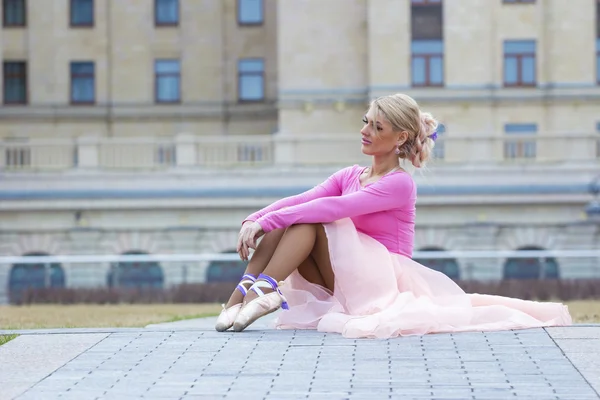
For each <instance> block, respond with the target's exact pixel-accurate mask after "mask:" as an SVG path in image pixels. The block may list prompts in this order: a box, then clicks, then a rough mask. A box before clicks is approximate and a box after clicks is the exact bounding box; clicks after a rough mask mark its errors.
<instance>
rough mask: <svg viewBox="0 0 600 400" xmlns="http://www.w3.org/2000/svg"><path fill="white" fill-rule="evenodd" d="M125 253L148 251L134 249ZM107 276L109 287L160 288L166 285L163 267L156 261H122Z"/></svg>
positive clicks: (138, 253) (134, 253)
mask: <svg viewBox="0 0 600 400" xmlns="http://www.w3.org/2000/svg"><path fill="white" fill-rule="evenodd" d="M125 254H126V255H142V254H147V253H143V252H138V251H132V252H128V253H125ZM107 278H108V279H107V280H108V286H109V287H122V288H136V289H150V288H153V289H160V288H162V287H163V285H164V274H163V270H162V267H161V266H160V264H159V263H157V262H154V261H148V262H138V261H133V262H120V263H118V264H117V265H114V266H112V267H111V269H110V272H109V273H108V277H107Z"/></svg>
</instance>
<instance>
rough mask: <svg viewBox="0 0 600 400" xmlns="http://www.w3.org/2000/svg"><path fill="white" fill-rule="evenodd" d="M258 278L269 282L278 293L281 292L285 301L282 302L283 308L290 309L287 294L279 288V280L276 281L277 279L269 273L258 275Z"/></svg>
mask: <svg viewBox="0 0 600 400" xmlns="http://www.w3.org/2000/svg"><path fill="white" fill-rule="evenodd" d="M258 279H262V280H264V281H267V282H269V285H271V287H272V288H273V290H275V291H276V292H277V293H279V295H280V296H281V299H282V300H283V302H282V303H281V308H283V309H284V310H289V309H290V307H289V306H288V303H287V301H286V299H285V296H284V295H283V293H281V290H279V285H277V282H275V279H273V278H271V277H270V276H269V275H265V274H260V275H258Z"/></svg>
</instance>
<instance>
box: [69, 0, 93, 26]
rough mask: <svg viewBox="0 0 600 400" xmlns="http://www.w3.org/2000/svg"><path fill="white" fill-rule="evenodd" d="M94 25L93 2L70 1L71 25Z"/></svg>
mask: <svg viewBox="0 0 600 400" xmlns="http://www.w3.org/2000/svg"><path fill="white" fill-rule="evenodd" d="M93 24H94V0H71V25H73V26H78V25H83V26H87V25H93Z"/></svg>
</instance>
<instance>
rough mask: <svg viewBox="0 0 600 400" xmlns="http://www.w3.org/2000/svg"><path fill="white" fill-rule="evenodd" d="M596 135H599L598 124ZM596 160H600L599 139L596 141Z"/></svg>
mask: <svg viewBox="0 0 600 400" xmlns="http://www.w3.org/2000/svg"><path fill="white" fill-rule="evenodd" d="M596 133H598V134H600V122H598V123H597V124H596ZM596 158H600V138H598V139H596Z"/></svg>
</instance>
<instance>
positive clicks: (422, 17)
mask: <svg viewBox="0 0 600 400" xmlns="http://www.w3.org/2000/svg"><path fill="white" fill-rule="evenodd" d="M430 3H431V2H430ZM411 34H412V39H413V40H415V39H442V38H443V37H444V23H443V10H442V4H441V3H439V5H416V4H415V3H413V6H412V7H411Z"/></svg>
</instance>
